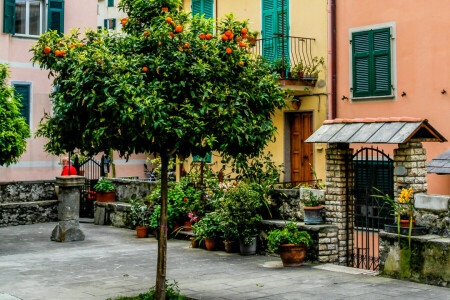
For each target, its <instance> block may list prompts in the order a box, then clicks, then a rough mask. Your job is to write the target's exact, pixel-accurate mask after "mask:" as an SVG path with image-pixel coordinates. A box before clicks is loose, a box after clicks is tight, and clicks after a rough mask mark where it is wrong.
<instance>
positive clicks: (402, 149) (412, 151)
mask: <svg viewBox="0 0 450 300" xmlns="http://www.w3.org/2000/svg"><path fill="white" fill-rule="evenodd" d="M394 167H395V168H396V169H397V170H399V169H403V171H402V172H397V171H394V184H395V187H394V195H395V199H397V200H398V198H399V195H400V192H401V189H402V188H403V187H404V188H412V189H413V192H414V194H418V193H426V192H427V190H428V185H427V150H426V149H424V148H423V147H422V143H406V144H399V145H398V148H397V149H395V150H394Z"/></svg>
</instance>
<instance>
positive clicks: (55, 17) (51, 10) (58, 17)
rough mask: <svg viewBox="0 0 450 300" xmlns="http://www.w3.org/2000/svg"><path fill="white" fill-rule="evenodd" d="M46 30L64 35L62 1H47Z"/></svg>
mask: <svg viewBox="0 0 450 300" xmlns="http://www.w3.org/2000/svg"><path fill="white" fill-rule="evenodd" d="M48 30H56V31H58V33H59V34H63V33H64V1H63V0H49V3H48Z"/></svg>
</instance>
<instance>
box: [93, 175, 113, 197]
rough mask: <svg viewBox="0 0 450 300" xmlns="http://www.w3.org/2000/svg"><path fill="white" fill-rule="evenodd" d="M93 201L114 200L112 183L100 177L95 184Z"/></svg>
mask: <svg viewBox="0 0 450 300" xmlns="http://www.w3.org/2000/svg"><path fill="white" fill-rule="evenodd" d="M94 190H95V192H96V193H95V201H98V202H114V201H115V200H116V191H115V188H114V185H113V184H112V183H111V181H109V180H108V179H104V178H103V179H100V180H99V181H98V182H97V184H96V185H94Z"/></svg>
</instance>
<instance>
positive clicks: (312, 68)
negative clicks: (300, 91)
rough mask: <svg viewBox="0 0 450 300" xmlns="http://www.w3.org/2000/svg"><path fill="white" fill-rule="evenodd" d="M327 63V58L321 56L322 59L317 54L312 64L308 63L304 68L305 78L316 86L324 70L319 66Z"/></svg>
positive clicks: (311, 84)
mask: <svg viewBox="0 0 450 300" xmlns="http://www.w3.org/2000/svg"><path fill="white" fill-rule="evenodd" d="M324 63H325V59H324V58H323V57H321V58H320V59H319V58H318V57H317V56H315V57H314V58H313V59H312V63H311V65H308V66H306V67H305V68H304V76H303V80H307V81H309V83H308V85H310V86H314V85H316V82H317V79H318V78H319V74H320V72H321V71H322V70H320V69H319V67H321V66H322V67H323V65H324Z"/></svg>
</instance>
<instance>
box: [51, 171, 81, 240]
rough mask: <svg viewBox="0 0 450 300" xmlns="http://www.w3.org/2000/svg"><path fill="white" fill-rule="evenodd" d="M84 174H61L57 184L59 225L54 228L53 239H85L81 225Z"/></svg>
mask: <svg viewBox="0 0 450 300" xmlns="http://www.w3.org/2000/svg"><path fill="white" fill-rule="evenodd" d="M85 180H86V179H85V178H84V177H82V176H76V175H73V176H59V177H56V184H57V185H58V186H59V195H58V225H56V227H55V229H53V232H52V235H51V237H50V238H51V240H52V241H56V242H73V241H83V240H84V234H83V232H82V231H81V229H80V227H79V219H80V217H79V215H80V187H81V186H82V185H84V182H85Z"/></svg>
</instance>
